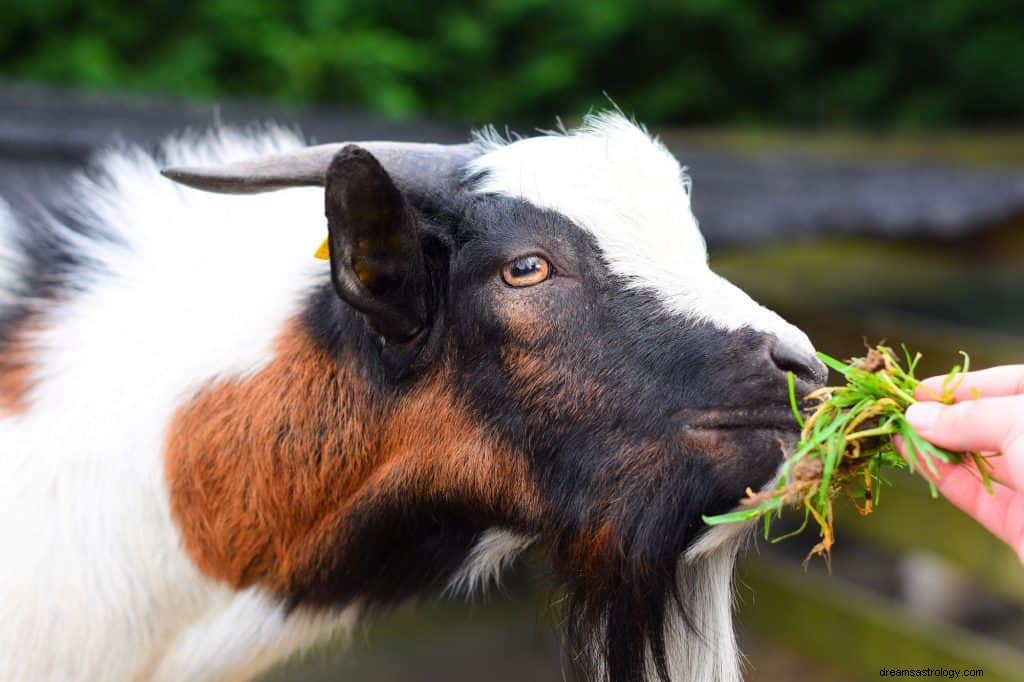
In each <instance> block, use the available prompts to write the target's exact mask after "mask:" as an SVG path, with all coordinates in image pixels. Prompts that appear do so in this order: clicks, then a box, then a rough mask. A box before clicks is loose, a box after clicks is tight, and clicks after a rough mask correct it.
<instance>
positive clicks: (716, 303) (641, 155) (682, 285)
mask: <svg viewBox="0 0 1024 682" xmlns="http://www.w3.org/2000/svg"><path fill="white" fill-rule="evenodd" d="M483 142H484V144H485V145H487V146H488V151H487V153H485V154H483V155H482V156H480V157H479V158H477V159H476V160H475V161H474V162H473V163H472V165H471V166H470V168H469V172H470V173H471V174H472V175H475V176H477V177H478V178H479V179H478V180H477V182H476V184H475V186H474V189H475V191H476V192H478V193H486V194H499V195H506V196H514V197H519V198H522V199H525V200H526V201H529V202H530V203H532V204H534V205H536V206H539V207H541V208H545V209H550V210H553V211H557V212H559V213H561V214H562V215H564V216H566V217H567V218H569V219H570V220H572V221H573V222H574V223H576V224H577V225H579V226H580V227H581V228H583V229H584V230H586V231H587V232H589V233H591V234H592V235H593V236H594V238H595V241H596V242H597V244H598V246H599V248H600V249H601V251H602V256H603V257H604V259H605V260H606V261H607V263H608V265H609V267H610V269H611V270H612V272H614V273H616V274H618V275H620V276H622V277H623V279H624V281H625V282H627V286H630V287H636V288H643V289H648V290H651V291H654V292H655V293H656V294H657V295H658V297H659V298H660V299H661V300H662V302H663V304H664V305H665V307H666V308H667V309H668V310H669V311H671V312H673V313H677V314H680V315H682V316H684V317H686V318H690V319H695V320H701V321H706V322H710V323H712V324H714V325H715V326H718V327H720V328H723V329H726V330H730V331H731V330H735V329H739V328H742V327H751V328H754V329H758V330H761V331H766V332H769V333H772V334H775V335H777V336H779V337H782V338H785V339H787V340H790V341H791V342H794V343H797V344H798V345H801V346H804V347H806V348H808V349H809V348H810V343H809V341H807V338H806V336H805V335H804V334H803V333H802V332H800V331H799V330H797V329H796V328H795V327H793V326H792V325H789V324H787V323H786V322H785V321H783V320H782V319H781V318H780V317H779V316H778V315H776V314H775V313H773V312H771V311H770V310H768V309H766V308H764V307H763V306H760V305H758V304H757V303H755V302H754V301H753V300H752V299H751V298H750V297H749V296H747V295H746V294H745V293H744V292H742V291H741V290H740V289H738V288H737V287H735V286H734V285H732V284H731V283H729V282H728V281H726V280H725V279H723V278H721V277H719V276H718V275H716V274H715V273H714V272H712V271H711V269H710V268H709V267H708V262H707V248H706V246H705V243H704V238H703V236H702V235H701V233H700V229H699V227H698V225H697V220H696V218H694V215H693V212H692V211H691V209H690V179H689V177H688V176H687V175H686V173H685V171H684V169H683V168H682V167H681V166H680V165H679V162H678V161H677V160H676V159H675V157H674V156H673V155H672V154H671V153H670V152H669V151H668V149H666V148H665V146H664V145H663V144H661V143H660V142H659V141H657V140H656V139H654V138H652V137H650V136H649V135H648V134H647V132H646V131H645V130H643V129H642V128H641V127H639V126H637V125H636V124H634V123H632V122H631V121H629V120H628V119H626V118H625V117H623V116H622V115H620V114H617V113H604V114H599V115H595V116H590V117H588V118H587V119H586V121H585V122H584V125H583V126H582V127H581V128H579V129H578V130H574V131H569V132H567V133H564V134H550V135H544V136H541V137H534V138H528V139H524V140H518V141H515V142H511V143H508V144H504V143H502V142H501V141H495V140H493V139H485V140H484V141H483Z"/></svg>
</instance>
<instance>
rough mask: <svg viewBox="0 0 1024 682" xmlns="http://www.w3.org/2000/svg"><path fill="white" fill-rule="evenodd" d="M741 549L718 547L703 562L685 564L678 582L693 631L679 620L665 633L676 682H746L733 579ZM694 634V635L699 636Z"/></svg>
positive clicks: (736, 546) (682, 563)
mask: <svg viewBox="0 0 1024 682" xmlns="http://www.w3.org/2000/svg"><path fill="white" fill-rule="evenodd" d="M739 546H740V545H739V543H737V542H731V543H726V544H724V545H721V546H719V547H718V548H717V549H715V550H714V551H713V552H711V553H710V554H705V555H703V556H702V557H701V558H700V559H699V560H696V561H692V560H690V558H689V553H688V556H687V560H686V561H684V562H681V563H680V568H679V576H680V577H679V579H680V585H681V586H682V590H683V594H684V599H686V600H687V615H688V617H689V618H690V621H691V623H692V625H693V631H691V630H689V629H687V628H686V627H684V625H683V623H682V622H681V619H680V618H679V615H678V614H674V617H673V618H672V619H671V620H670V621H669V623H668V626H667V627H666V641H665V646H666V650H667V653H668V664H669V665H668V668H669V675H670V677H671V679H672V681H673V682H741V681H742V679H743V675H742V673H741V672H740V652H739V647H738V646H737V644H736V635H735V633H734V631H733V625H732V611H733V591H732V576H733V568H734V566H735V564H736V553H737V551H738V549H739ZM694 631H695V632H694Z"/></svg>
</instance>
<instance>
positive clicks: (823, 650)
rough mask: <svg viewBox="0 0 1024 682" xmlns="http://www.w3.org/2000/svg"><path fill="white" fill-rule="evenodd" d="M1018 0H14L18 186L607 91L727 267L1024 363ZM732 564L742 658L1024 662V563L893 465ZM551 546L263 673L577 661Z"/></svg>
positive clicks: (398, 131)
mask: <svg viewBox="0 0 1024 682" xmlns="http://www.w3.org/2000/svg"><path fill="white" fill-rule="evenodd" d="M1022 19H1024V8H1022V6H1021V4H1020V2H1019V1H1016V0H935V1H923V2H916V3H892V2H886V1H884V0H807V1H800V0H791V1H790V2H785V3H778V2H769V1H767V0H765V1H752V0H688V1H685V2H684V1H681V0H676V1H663V2H650V3H636V2H628V1H626V0H563V1H562V2H559V3H548V2H541V1H539V0H489V1H480V2H472V3H471V2H455V1H450V0H434V1H433V2H430V3H417V2H400V3H399V2H380V1H379V0H376V1H370V0H364V1H361V2H360V1H349V0H276V1H267V2H252V1H251V0H179V1H178V2H173V3H172V2H156V1H147V0H133V1H132V2H127V1H118V0H91V1H90V2H88V3H86V2H81V1H75V0H4V2H2V3H0V193H2V194H3V195H4V196H5V197H6V198H8V199H9V200H10V201H11V202H12V203H14V204H16V205H17V204H18V203H20V202H27V201H32V200H34V198H35V197H38V196H39V195H40V194H45V193H46V192H47V191H50V189H49V188H51V187H55V186H57V185H59V183H60V181H61V179H62V178H63V177H64V175H66V174H67V173H68V172H70V171H73V170H75V169H77V168H79V167H81V166H82V165H83V164H84V163H85V162H86V161H87V160H88V158H89V157H90V155H91V154H92V153H93V152H94V151H95V150H96V149H97V148H98V147H101V146H103V145H105V144H109V143H110V142H112V141H116V140H127V141H131V142H137V143H139V144H143V145H151V144H153V143H155V142H156V141H157V140H159V139H160V138H161V137H162V136H164V135H166V134H168V133H170V132H173V131H180V130H182V129H184V128H186V127H193V128H197V127H200V128H201V127H204V126H208V125H211V124H212V123H214V122H226V123H230V124H240V125H244V124H247V123H251V122H254V121H267V120H274V121H279V122H282V123H285V124H288V125H294V126H296V127H298V128H299V129H300V130H302V131H304V132H305V133H306V134H307V135H308V136H310V138H311V139H316V140H320V141H328V140H339V139H366V138H392V139H404V140H434V141H459V140H463V139H465V137H466V134H467V132H468V131H469V130H470V129H471V128H472V127H474V126H480V125H483V124H488V123H493V124H496V125H497V126H498V127H499V129H504V128H505V127H506V126H508V127H509V128H511V129H513V130H517V131H519V132H521V133H524V134H528V133H529V132H530V131H531V130H532V129H534V127H537V126H540V127H553V126H554V125H555V123H556V117H560V118H561V119H562V120H564V121H565V122H566V123H567V124H569V125H572V123H573V122H575V121H577V120H578V119H579V117H580V116H581V115H582V114H584V113H585V112H587V111H588V110H590V109H591V108H595V107H596V108H600V107H606V106H608V105H609V100H614V102H615V103H617V104H618V105H619V106H620V107H621V108H622V109H624V110H625V111H626V112H627V113H630V114H633V115H635V116H636V117H637V118H638V119H639V120H640V121H642V122H645V123H647V124H648V125H649V126H650V127H651V129H652V131H654V132H656V133H657V134H658V135H659V136H661V138H662V139H663V140H664V141H665V142H666V144H668V145H669V147H670V148H671V149H672V150H673V152H675V153H676V154H677V155H678V156H679V158H680V159H681V161H682V162H683V163H684V164H685V165H687V166H688V167H689V169H690V173H691V175H692V176H693V179H694V200H693V201H694V210H695V213H696V215H697V217H698V219H699V220H700V221H701V225H702V228H703V229H704V232H705V235H706V237H707V239H708V243H709V247H710V249H711V254H712V265H713V267H714V268H715V269H717V270H718V271H719V272H721V273H722V274H724V275H726V276H727V277H729V278H731V279H732V280H733V281H735V282H736V283H738V284H739V285H740V286H742V287H743V288H745V289H747V290H748V291H749V292H750V293H751V294H752V295H753V296H754V297H755V298H757V299H759V300H761V301H762V302H764V303H765V304H767V305H768V306H769V307H772V308H775V309H776V310H778V311H779V312H781V313H782V314H783V315H784V316H785V317H787V318H789V319H791V320H792V321H794V322H796V323H797V324H799V325H801V326H802V327H803V328H804V329H806V330H807V331H808V333H809V334H810V336H811V338H812V340H813V341H814V342H815V344H816V345H817V346H818V347H819V348H820V349H822V350H825V351H827V352H829V353H831V354H833V355H838V356H850V355H855V354H858V353H859V352H861V351H862V350H863V347H864V341H865V340H867V341H870V342H877V341H879V340H881V339H888V340H889V341H890V342H893V343H896V344H898V343H905V344H907V345H908V346H909V347H910V348H912V349H918V350H921V351H923V352H924V353H925V361H924V363H923V365H924V368H925V372H926V373H927V372H944V371H946V370H948V368H949V367H950V366H951V365H952V364H953V363H954V362H956V361H957V355H956V353H957V351H959V350H965V351H968V352H969V353H970V354H971V358H972V360H973V362H974V363H975V365H976V366H985V365H992V364H996V363H1007V362H1022V361H1024V23H1022ZM837 507H838V516H839V522H838V544H837V547H836V549H835V552H834V556H833V561H832V573H831V575H829V574H828V573H827V572H826V571H825V569H824V566H823V565H822V563H821V562H812V564H811V565H810V567H809V568H808V569H807V570H804V569H803V568H802V567H801V561H802V559H803V557H804V554H805V553H806V551H807V550H808V549H809V548H810V547H811V545H813V544H814V541H815V538H814V537H800V538H796V539H793V540H789V541H787V542H786V543H783V544H779V545H775V544H771V543H767V542H760V543H759V545H758V547H757V548H756V549H755V550H754V551H753V552H751V553H750V555H749V556H748V557H747V558H746V559H745V560H744V561H743V563H742V566H741V568H740V582H739V590H738V609H739V614H738V623H739V629H740V633H741V638H742V641H743V646H744V649H745V651H746V653H747V655H748V667H747V669H748V678H749V679H751V680H780V681H781V680H796V679H811V680H822V681H824V682H832V681H835V682H839V681H848V680H860V679H875V678H876V677H877V676H878V670H879V669H880V668H882V667H925V666H930V667H945V668H974V669H978V668H980V669H982V670H984V671H985V679H987V680H993V679H996V680H1021V679H1024V672H1022V671H1024V570H1022V568H1021V566H1020V564H1019V562H1018V561H1017V560H1016V558H1015V557H1014V556H1013V554H1012V553H1011V552H1010V551H1009V550H1008V549H1006V548H1005V547H1003V546H1001V545H1000V544H999V543H998V542H996V541H995V540H994V539H992V538H990V537H989V536H987V535H985V534H984V533H983V532H982V531H980V530H979V529H978V528H977V527H975V525H974V524H973V523H972V522H971V521H970V520H969V519H967V518H966V517H964V516H962V515H961V514H960V513H959V512H957V511H956V510H955V509H953V508H952V507H950V506H949V505H947V504H946V503H945V502H943V501H933V500H931V499H930V498H929V496H928V493H927V490H926V488H925V486H924V485H923V484H922V483H921V482H920V481H916V480H911V479H910V478H908V477H906V478H901V477H897V478H896V480H895V481H894V489H893V490H888V491H886V494H885V499H884V502H883V504H882V506H881V508H880V510H879V511H878V512H877V513H876V514H875V515H873V516H871V517H868V518H865V519H861V518H858V517H857V514H856V512H855V511H854V510H853V508H852V507H850V506H848V505H846V504H845V503H844V502H842V501H839V502H838V503H837ZM555 599H557V595H553V594H551V593H549V592H548V591H547V588H546V583H545V580H544V569H543V561H542V560H541V558H540V557H536V556H531V557H527V559H526V560H525V561H523V562H521V565H520V566H519V567H517V568H516V569H515V570H514V571H513V573H512V574H511V575H510V576H509V579H508V580H507V582H506V586H505V588H504V590H503V591H501V592H497V593H495V594H493V595H491V596H490V597H489V598H487V599H483V600H477V601H476V602H474V603H465V602H462V601H450V600H443V599H437V600H425V601H424V602H423V603H421V604H418V605H416V607H415V608H402V609H400V610H399V611H398V612H396V613H394V614H390V615H388V616H386V617H382V618H379V619H378V620H377V621H376V622H374V623H372V624H369V625H368V626H367V627H364V628H361V629H359V630H358V631H357V632H356V633H355V635H354V638H353V641H352V642H351V643H349V644H348V645H347V647H346V646H345V645H343V644H342V643H340V642H335V643H329V644H327V645H325V646H323V647H321V648H319V649H318V650H317V651H315V652H313V653H311V654H307V655H305V656H303V657H301V658H300V659H298V660H294V661H289V662H287V663H286V664H284V665H283V666H281V667H279V668H278V669H276V670H274V671H272V672H270V673H269V674H267V675H266V676H265V677H264V678H263V679H264V680H265V681H266V682H270V681H275V682H284V681H286V680H329V679H345V680H349V681H350V682H384V681H391V680H394V681H395V682H434V681H438V682H439V681H441V680H445V681H463V680H466V681H468V680H502V681H504V680H507V681H509V682H511V681H518V680H531V681H532V680H537V681H545V680H551V681H552V682H554V681H556V680H561V679H563V668H564V667H565V666H564V665H563V663H564V662H563V660H562V658H561V657H562V654H561V653H560V650H559V640H558V634H557V633H558V630H557V623H556V622H555V617H554V616H553V615H552V609H551V608H550V605H551V603H552V601H553V600H555Z"/></svg>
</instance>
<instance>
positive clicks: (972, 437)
mask: <svg viewBox="0 0 1024 682" xmlns="http://www.w3.org/2000/svg"><path fill="white" fill-rule="evenodd" d="M906 417H907V421H908V422H909V423H910V425H911V426H912V427H913V428H914V430H915V431H916V432H917V433H919V434H920V435H921V436H922V437H923V438H925V439H927V440H928V441H930V442H932V443H934V444H935V445H938V446H939V447H942V448H946V449H947V450H954V451H957V452H1001V453H1003V454H1004V455H1005V456H1007V457H1009V456H1010V455H1011V454H1012V453H1013V452H1019V451H1020V450H1021V448H1024V442H1022V440H1021V434H1022V432H1024V396H1008V397H1003V398H982V399H980V400H968V401H966V402H962V403H957V404H955V405H942V404H941V403H933V402H921V403H915V404H913V405H911V406H910V407H909V408H908V409H907V413H906ZM1018 483H1020V481H1018Z"/></svg>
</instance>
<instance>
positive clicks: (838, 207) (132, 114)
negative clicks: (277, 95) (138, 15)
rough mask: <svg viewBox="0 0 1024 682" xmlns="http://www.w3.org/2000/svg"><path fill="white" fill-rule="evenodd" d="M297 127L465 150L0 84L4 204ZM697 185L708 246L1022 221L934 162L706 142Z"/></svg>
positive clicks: (353, 120)
mask: <svg viewBox="0 0 1024 682" xmlns="http://www.w3.org/2000/svg"><path fill="white" fill-rule="evenodd" d="M266 121H276V122H278V123H284V124H288V125H294V126H296V127H297V128H298V129H299V130H301V131H302V132H303V133H304V134H305V135H306V136H307V137H309V138H310V139H311V140H315V141H320V142H325V141H333V140H341V139H347V140H360V139H393V140H415V141H434V142H461V141H465V139H466V137H467V130H466V129H465V128H464V127H462V126H453V125H445V124H440V123H430V122H423V121H417V122H395V121H386V120H382V119H380V118H377V117H374V116H371V115H368V114H365V113H359V112H355V111H351V110H348V109H343V108H330V109H290V108H286V107H282V106H274V105H268V104H258V103H243V102H226V103H222V104H217V105H214V104H202V103H194V102H183V101H180V100H175V99H168V98H158V97H150V96H147V97H136V96H127V95H117V96H114V95H97V94H88V93H82V92H77V91H71V90H61V89H53V88H41V87H35V86H22V85H9V84H8V85H3V86H0V195H2V196H4V197H5V198H6V199H8V200H9V201H11V202H12V203H13V204H15V205H16V206H17V205H18V204H19V203H21V202H23V201H25V199H26V197H31V196H33V195H37V194H38V193H39V192H40V191H41V188H42V189H43V191H45V187H46V186H47V185H48V184H49V183H52V182H53V181H54V180H57V179H59V178H60V176H61V175H62V174H64V173H66V172H68V171H69V170H72V169H75V168H78V167H80V166H81V165H82V164H83V163H84V162H85V161H86V160H87V159H88V158H89V156H90V154H92V152H93V151H94V150H96V149H97V148H98V147H101V146H103V145H106V144H109V143H111V142H115V141H118V140H121V141H128V142H134V143H139V144H143V145H150V144H153V143H155V142H157V141H158V140H160V139H161V138H162V137H164V136H166V135H167V134H169V133H173V132H176V131H181V130H183V129H185V128H190V127H191V128H200V129H201V128H204V127H207V126H209V125H210V124H212V123H214V122H222V123H226V124H235V125H245V124H250V123H253V122H266ZM674 151H676V152H677V153H679V156H680V158H681V159H682V161H683V162H684V163H685V164H686V165H687V166H688V167H689V169H690V173H691V175H692V176H693V179H694V199H693V205H694V212H695V213H696V215H697V217H698V219H699V220H700V223H701V228H702V229H703V231H704V234H705V236H706V237H707V239H708V243H709V244H710V245H711V246H712V247H721V246H729V245H738V244H744V243H751V242H754V241H764V240H769V239H780V238H807V237H817V236H821V235H826V234H828V235H832V234H849V235H874V236H885V237H917V236H931V237H957V236H964V235H968V234H971V233H973V232H977V231H980V230H983V229H986V228H988V227H990V226H993V225H996V224H1000V223H1002V222H1003V221H1006V220H1009V219H1011V218H1013V217H1016V216H1019V215H1024V171H1015V170H985V169H978V168H965V167H957V166H955V165H941V164H937V163H935V162H920V163H901V162H889V161H874V160H872V161H864V160H860V161H851V160H837V159H827V158H822V157H810V156H788V155H780V154H778V153H774V154H770V155H740V154H736V153H734V152H732V153H730V152H724V151H721V150H717V149H714V148H709V147H707V146H706V145H701V146H699V147H693V148H691V149H686V150H679V149H675V150H674Z"/></svg>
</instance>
